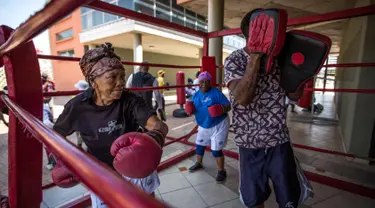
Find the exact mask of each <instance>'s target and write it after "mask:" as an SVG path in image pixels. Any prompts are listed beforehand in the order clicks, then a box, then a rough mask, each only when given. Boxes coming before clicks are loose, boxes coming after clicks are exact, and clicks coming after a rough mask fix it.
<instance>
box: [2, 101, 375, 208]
mask: <svg viewBox="0 0 375 208" xmlns="http://www.w3.org/2000/svg"><path fill="white" fill-rule="evenodd" d="M317 101H318V102H321V103H323V104H324V106H325V110H324V111H323V113H322V114H321V115H316V116H318V117H324V118H332V119H335V113H334V106H333V105H332V95H329V94H326V95H325V96H324V97H323V96H319V95H317ZM171 102H172V101H171ZM177 108H178V106H177V105H171V106H168V107H167V113H168V122H167V123H168V125H169V128H170V133H169V135H170V136H173V137H176V138H177V137H180V136H182V135H184V134H187V133H188V132H190V130H191V129H192V128H193V127H194V126H195V123H194V118H193V117H189V118H184V119H176V118H173V117H171V115H172V112H173V110H174V109H177ZM297 110H298V114H291V113H289V115H288V120H289V121H288V126H289V128H290V134H291V139H292V142H294V143H297V144H304V145H309V146H314V147H320V148H325V149H331V150H337V151H345V149H344V147H343V145H342V141H341V137H340V133H339V130H338V128H337V126H335V125H318V124H311V123H303V122H296V121H295V120H296V119H301V118H306V117H309V116H310V114H308V113H305V112H302V111H301V109H297ZM59 111H61V107H60V108H59V107H57V108H56V111H55V112H56V113H58V112H59ZM0 125H1V124H0ZM195 137H196V135H193V136H192V137H191V138H190V139H189V141H192V142H194V141H195ZM69 139H70V140H72V141H73V142H75V137H74V136H72V137H70V138H69ZM7 146H8V144H7V128H6V127H4V126H0V192H1V193H2V194H7V190H8V185H7V176H8V172H7V166H8V164H7V162H8V161H7V160H8V155H7ZM190 148H191V147H190V146H187V145H184V144H181V143H174V144H172V145H170V146H167V147H165V148H164V153H163V158H162V160H166V159H168V158H171V157H173V156H175V155H178V154H180V153H182V152H183V151H185V150H187V149H190ZM226 149H227V150H231V151H237V147H236V145H235V144H234V142H233V141H232V140H231V135H230V136H229V141H228V145H227V147H226ZM295 155H296V156H297V158H298V159H299V160H300V162H301V166H302V167H303V168H304V169H305V170H308V171H311V172H315V173H319V174H323V175H326V176H330V177H334V178H338V179H341V180H346V181H350V182H353V183H356V184H360V185H364V186H368V187H374V188H375V167H374V166H368V165H366V164H364V163H363V161H359V160H354V159H351V158H345V157H341V156H333V155H328V154H322V153H317V152H313V151H308V150H303V149H298V148H295ZM44 162H46V159H45V158H44ZM193 163H194V157H190V158H189V159H186V160H184V161H182V162H180V163H178V164H176V165H174V166H172V167H170V168H168V169H166V170H163V171H162V172H160V180H161V186H160V187H159V188H158V190H157V191H156V197H157V198H158V199H159V200H161V201H163V202H165V203H167V204H168V205H170V206H171V207H198V208H199V207H214V208H224V207H233V208H235V207H238V208H242V207H244V206H243V205H242V204H241V202H240V201H239V196H238V184H239V181H238V164H237V163H238V162H237V160H234V159H232V158H226V169H227V172H228V178H227V180H226V182H225V183H223V184H217V183H216V182H215V176H216V173H217V170H216V163H215V160H214V159H213V157H212V155H211V154H210V153H209V152H207V153H206V155H205V157H204V165H205V169H204V170H201V171H198V172H195V173H189V172H188V171H186V169H187V168H189V167H190V166H191V165H192V164H193ZM49 182H51V177H50V171H48V170H47V169H45V168H44V170H43V183H44V184H47V183H49ZM312 186H313V188H314V192H315V197H314V198H313V199H310V200H308V201H307V202H305V203H304V204H303V205H301V206H300V207H302V208H307V207H311V208H315V207H317V208H326V207H327V208H330V207H340V208H341V207H342V208H349V207H361V208H362V207H364V208H367V207H369V208H370V207H372V208H373V207H375V200H374V199H369V198H367V197H362V196H359V195H355V194H352V193H349V192H345V191H342V190H338V189H335V188H331V187H328V186H326V185H322V184H318V183H315V182H312ZM87 194H88V191H87V190H86V189H85V188H84V187H83V186H76V187H74V188H73V189H65V190H62V189H59V188H57V187H54V188H52V189H48V190H47V191H45V193H44V203H43V204H42V206H41V207H59V206H60V205H61V203H66V202H67V200H72V199H74V198H76V197H82V196H87ZM59 204H60V205H59ZM266 207H267V208H273V207H278V206H277V203H276V199H275V196H274V195H273V194H272V195H271V196H270V198H269V199H268V200H267V202H266Z"/></svg>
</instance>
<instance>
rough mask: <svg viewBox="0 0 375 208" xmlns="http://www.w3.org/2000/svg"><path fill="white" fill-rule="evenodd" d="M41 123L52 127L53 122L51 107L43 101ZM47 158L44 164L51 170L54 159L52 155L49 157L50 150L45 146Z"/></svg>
mask: <svg viewBox="0 0 375 208" xmlns="http://www.w3.org/2000/svg"><path fill="white" fill-rule="evenodd" d="M43 123H44V124H45V125H46V126H47V127H48V128H51V129H53V126H54V123H53V114H52V111H51V108H50V107H49V105H48V104H47V103H43ZM45 151H46V154H47V158H48V163H47V165H46V168H47V169H48V170H52V168H53V167H54V166H55V160H54V159H53V157H50V152H49V151H48V149H47V148H45Z"/></svg>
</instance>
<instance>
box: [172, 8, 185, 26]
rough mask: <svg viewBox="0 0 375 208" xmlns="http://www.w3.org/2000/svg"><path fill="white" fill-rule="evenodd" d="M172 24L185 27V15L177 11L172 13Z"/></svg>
mask: <svg viewBox="0 0 375 208" xmlns="http://www.w3.org/2000/svg"><path fill="white" fill-rule="evenodd" d="M172 22H174V23H176V24H179V25H182V26H184V13H183V12H179V11H177V10H173V11H172Z"/></svg>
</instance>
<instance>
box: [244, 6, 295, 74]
mask: <svg viewBox="0 0 375 208" xmlns="http://www.w3.org/2000/svg"><path fill="white" fill-rule="evenodd" d="M266 16H268V18H270V19H271V20H272V21H266V20H265V19H264V18H265V17H266ZM256 18H262V19H263V21H262V23H263V25H260V26H261V27H267V26H268V25H267V26H266V25H264V24H273V30H272V31H270V30H267V32H266V34H264V35H265V36H270V38H272V43H271V46H270V48H269V51H267V53H266V54H265V55H264V56H262V63H264V65H265V66H264V67H265V72H267V73H268V72H270V71H271V69H272V65H273V62H274V58H275V57H276V56H277V55H278V54H279V53H280V51H281V50H282V48H283V45H284V40H285V33H286V27H287V22H288V13H287V12H286V10H284V9H257V10H255V11H254V12H253V14H252V15H251V17H250V23H249V30H250V28H251V26H250V25H251V24H252V22H254V20H255V19H256ZM270 26H271V25H270ZM251 32H254V31H249V33H251ZM270 32H271V33H270ZM249 37H250V34H249ZM264 39H265V40H264V41H266V39H267V38H266V37H265V38H264ZM248 41H251V40H250V38H249V40H248ZM263 44H265V43H263ZM250 45H252V43H250V42H249V43H248V46H250ZM249 51H250V52H252V51H251V49H249ZM262 68H263V67H262Z"/></svg>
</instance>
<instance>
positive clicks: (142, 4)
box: [134, 0, 154, 16]
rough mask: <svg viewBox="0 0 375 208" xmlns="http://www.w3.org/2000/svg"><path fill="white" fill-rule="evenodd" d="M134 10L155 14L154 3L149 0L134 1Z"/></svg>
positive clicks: (150, 14)
mask: <svg viewBox="0 0 375 208" xmlns="http://www.w3.org/2000/svg"><path fill="white" fill-rule="evenodd" d="M134 2H135V4H134V10H135V11H136V12H140V13H142V14H146V15H149V16H154V3H153V2H152V1H149V0H142V1H141V0H136V1H134Z"/></svg>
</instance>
